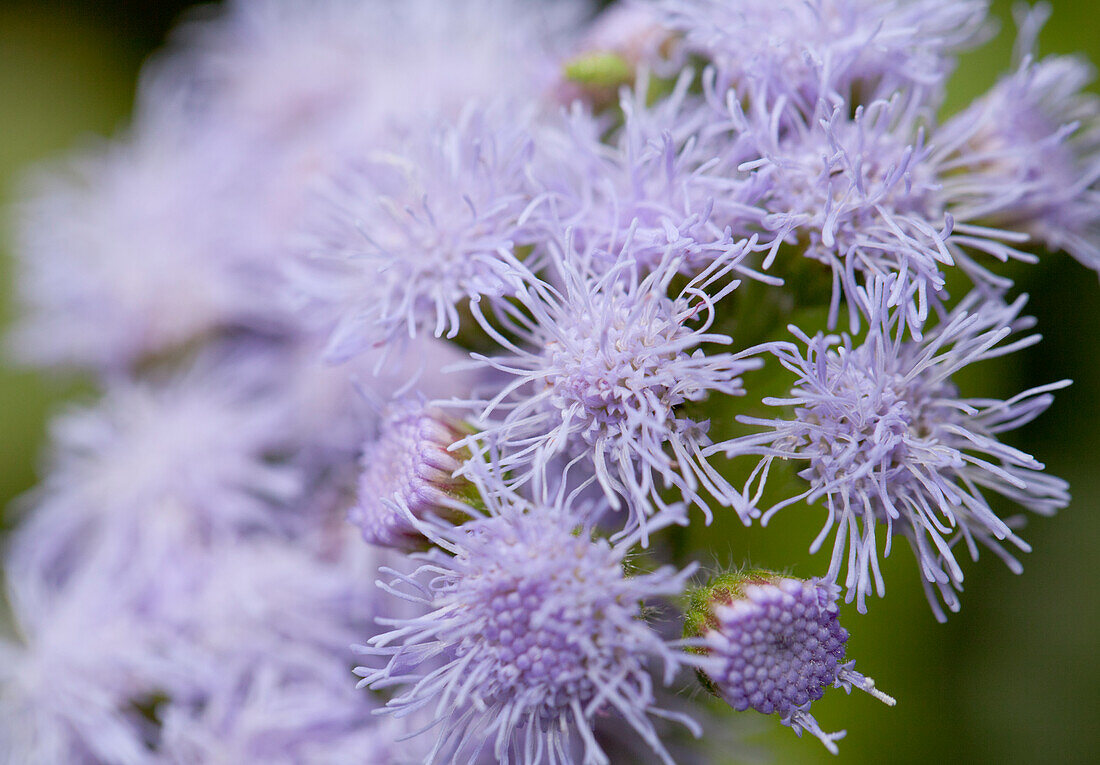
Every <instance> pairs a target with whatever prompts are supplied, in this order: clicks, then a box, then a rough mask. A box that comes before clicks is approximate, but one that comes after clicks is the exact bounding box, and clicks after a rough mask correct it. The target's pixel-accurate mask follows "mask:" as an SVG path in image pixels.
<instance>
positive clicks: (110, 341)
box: [12, 106, 276, 372]
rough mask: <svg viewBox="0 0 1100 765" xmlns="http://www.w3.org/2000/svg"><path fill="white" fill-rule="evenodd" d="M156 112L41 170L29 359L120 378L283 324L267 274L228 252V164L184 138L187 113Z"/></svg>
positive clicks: (26, 231)
mask: <svg viewBox="0 0 1100 765" xmlns="http://www.w3.org/2000/svg"><path fill="white" fill-rule="evenodd" d="M146 116H147V118H145V119H140V120H139V121H138V122H137V123H136V124H135V125H134V127H133V128H132V130H131V133H130V135H129V136H127V137H126V138H123V139H121V140H118V141H116V142H113V143H109V144H106V145H105V146H103V147H102V148H99V149H96V150H94V151H91V152H88V153H85V154H84V155H81V156H77V157H76V158H75V159H72V160H69V161H67V162H66V163H65V164H63V165H62V166H60V167H58V168H54V169H51V170H49V171H46V172H40V173H39V175H38V176H36V177H35V178H34V179H33V180H32V185H31V186H30V188H29V191H30V193H29V195H28V197H27V199H26V201H25V202H23V203H22V204H21V205H20V206H19V207H18V208H17V210H16V213H17V215H16V232H15V247H14V254H15V255H16V258H17V262H18V265H17V277H18V278H17V281H16V284H17V288H18V290H19V293H20V298H21V301H22V304H23V314H24V315H23V317H22V319H21V321H20V322H19V323H18V324H17V325H16V327H15V330H14V333H13V337H12V343H13V345H14V349H15V351H16V354H17V355H18V356H19V357H20V358H21V359H23V360H25V361H27V362H30V363H33V364H40V365H48V366H83V367H91V368H94V369H99V370H105V371H107V372H117V371H118V370H119V369H125V368H128V367H130V366H132V365H133V364H134V363H135V362H137V361H140V360H141V359H143V358H145V357H146V356H149V355H155V354H159V353H163V352H165V351H169V350H173V349H176V348H179V347H180V346H183V345H186V344H187V343H188V342H191V341H194V340H195V339H196V338H199V337H201V336H203V335H205V334H207V333H210V332H212V331H214V330H216V329H220V328H223V327H226V326H250V327H260V328H266V327H270V326H271V325H272V324H274V323H275V321H276V318H275V317H273V316H272V313H273V312H272V309H271V307H270V306H269V305H268V304H267V303H268V302H269V301H267V298H268V297H269V296H270V293H269V292H267V291H266V290H265V288H264V287H265V285H264V279H263V277H262V276H260V275H259V272H258V271H256V270H255V269H252V268H251V267H250V266H249V264H247V263H244V262H242V261H240V260H238V259H236V258H235V256H234V251H233V250H232V248H227V247H226V246H225V241H224V237H225V235H226V233H227V229H225V228H222V224H224V223H228V221H227V220H226V216H225V215H223V212H222V210H223V208H224V207H225V205H226V202H225V196H224V194H225V193H226V189H227V184H228V182H229V178H228V177H227V174H226V172H225V167H224V166H225V165H226V164H229V162H230V159H229V157H227V156H225V155H224V154H223V153H221V151H220V148H219V147H216V146H215V145H214V144H213V143H209V142H202V141H198V140H195V139H193V137H192V136H187V135H184V133H185V132H186V130H185V127H184V126H183V125H181V124H179V123H181V122H184V119H183V118H182V116H181V115H180V114H179V111H178V110H177V109H174V108H170V107H169V106H164V107H163V108H162V109H161V110H159V113H157V114H155V115H146ZM200 222H201V224H200ZM265 301H266V302H265Z"/></svg>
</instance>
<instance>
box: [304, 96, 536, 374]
mask: <svg viewBox="0 0 1100 765" xmlns="http://www.w3.org/2000/svg"><path fill="white" fill-rule="evenodd" d="M532 151H533V144H532V140H531V136H530V134H529V132H528V129H527V127H526V123H525V122H524V120H522V119H520V118H518V117H517V116H516V115H515V114H507V115H506V114H503V113H496V112H493V111H491V110H479V109H469V110H467V111H466V112H464V113H463V116H462V118H461V119H460V120H459V121H458V122H457V124H449V123H442V124H440V125H436V126H434V127H433V129H430V130H420V131H417V132H416V133H415V134H414V135H413V136H412V137H410V138H409V139H408V140H407V141H405V142H404V144H403V145H402V146H400V147H397V148H394V149H392V150H389V151H378V150H375V151H372V152H370V153H368V154H366V155H365V156H363V157H362V158H361V160H349V161H348V162H347V163H345V164H344V168H343V170H342V171H340V172H337V173H335V174H334V177H333V178H332V179H331V180H330V182H329V183H328V184H327V190H326V191H325V192H324V193H323V194H322V195H321V197H320V198H319V200H318V208H317V213H316V220H317V222H316V223H314V224H312V225H311V226H309V227H308V228H309V233H308V239H309V240H311V244H310V249H311V256H310V262H309V263H306V264H304V265H303V266H302V268H300V269H297V270H296V274H295V276H296V277H297V278H296V279H294V284H293V288H295V289H296V290H297V291H298V292H300V293H301V294H302V295H303V296H304V297H305V298H306V300H307V305H308V304H312V305H311V307H310V308H309V310H310V312H311V313H312V314H315V315H317V316H318V321H319V322H320V323H322V324H326V323H327V324H330V325H332V326H331V327H330V329H331V332H332V335H331V338H330V342H329V349H328V353H329V356H330V358H333V359H336V360H341V359H344V358H347V357H349V356H351V355H353V354H356V353H359V352H361V351H362V350H364V349H365V348H369V347H371V346H377V345H383V344H387V343H392V342H394V341H395V340H398V339H400V338H401V337H402V336H405V337H414V336H416V335H417V334H418V333H420V332H428V333H432V334H434V335H436V336H437V337H439V336H443V335H446V336H447V337H449V338H453V337H454V336H455V335H456V334H457V333H458V330H459V325H460V316H459V308H460V303H462V302H463V301H464V300H469V299H477V298H479V297H481V296H482V295H500V294H510V293H511V292H513V291H514V290H515V289H516V288H517V284H518V281H519V278H520V275H521V273H522V271H523V267H522V266H521V265H520V262H519V255H520V253H517V248H521V247H523V246H524V245H529V244H531V243H532V242H533V241H534V239H535V234H536V232H537V230H538V226H537V218H534V219H532V217H531V212H532V208H537V207H538V205H539V200H538V193H537V191H536V190H535V189H534V188H533V186H532V184H531V182H530V180H529V177H528V176H529V165H530V162H531V158H532Z"/></svg>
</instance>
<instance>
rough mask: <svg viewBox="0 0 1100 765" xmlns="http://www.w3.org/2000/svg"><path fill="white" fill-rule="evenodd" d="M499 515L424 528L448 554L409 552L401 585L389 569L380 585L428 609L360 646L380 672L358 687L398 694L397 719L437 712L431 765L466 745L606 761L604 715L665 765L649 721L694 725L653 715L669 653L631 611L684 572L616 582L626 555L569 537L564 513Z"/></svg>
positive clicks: (570, 524)
mask: <svg viewBox="0 0 1100 765" xmlns="http://www.w3.org/2000/svg"><path fill="white" fill-rule="evenodd" d="M497 510H498V511H499V512H498V513H497V514H494V515H492V516H490V517H487V518H483V519H479V520H474V521H470V522H468V523H466V524H464V525H462V526H459V527H450V528H446V527H442V528H440V529H433V528H429V527H428V526H426V525H421V531H422V533H424V534H426V535H429V536H430V537H431V538H432V540H433V541H434V542H435V543H436V544H438V545H439V546H440V547H441V548H443V550H444V551H445V553H443V552H440V551H435V554H424V555H418V556H417V557H419V558H420V559H421V560H422V561H423V565H422V566H421V567H420V568H419V569H418V570H417V571H416V572H414V573H413V574H411V575H402V574H398V573H396V572H393V571H389V572H388V573H391V574H393V575H394V579H393V580H392V581H391V582H389V583H386V584H385V585H384V587H385V589H387V590H388V591H391V592H393V593H394V594H395V595H400V597H402V598H404V599H406V600H413V601H415V602H420V603H422V604H423V606H424V607H425V608H427V609H429V610H428V611H427V612H426V613H424V614H423V615H420V616H416V617H413V618H408V619H384V620H380V621H381V622H382V623H384V624H389V625H391V626H392V627H393V629H392V630H391V631H390V632H387V633H384V634H381V635H379V636H377V637H375V638H374V639H372V640H371V641H370V644H369V646H367V647H363V648H362V649H361V650H362V652H363V653H365V654H368V655H375V656H378V655H381V656H388V657H389V660H388V664H387V665H386V666H385V667H384V668H382V669H373V668H370V667H360V668H358V669H356V672H357V673H358V674H360V675H361V676H362V677H363V680H362V683H361V685H366V686H369V687H371V688H372V689H383V688H388V687H393V686H397V687H398V691H397V694H396V695H395V696H394V697H393V698H392V699H391V700H390V701H389V702H388V704H387V709H389V710H391V711H393V712H395V713H396V714H398V715H404V714H408V713H412V712H414V711H416V710H420V709H424V708H427V707H431V708H432V709H434V718H435V720H436V723H437V724H438V725H439V726H440V733H439V739H438V741H437V743H436V745H435V747H434V749H433V751H432V754H431V756H430V758H429V761H432V762H441V761H442V762H450V761H452V760H451V757H453V755H454V752H456V751H458V750H462V749H464V748H466V747H474V748H478V749H480V748H482V747H488V748H491V751H492V754H493V756H494V757H495V759H496V761H499V762H504V763H536V762H546V763H567V762H575V761H578V760H574V759H573V756H572V745H573V744H574V743H576V742H581V743H582V744H583V757H582V759H581V760H579V761H581V762H584V763H585V765H594V764H595V763H607V762H608V759H607V757H606V755H605V754H604V752H603V751H602V750H601V748H600V747H599V745H598V744H597V742H596V739H595V737H594V735H593V725H594V724H595V722H596V720H597V719H598V718H603V717H606V716H609V715H610V716H613V717H616V718H618V719H620V720H622V721H623V722H625V723H626V724H627V725H629V726H630V728H632V729H633V730H634V731H635V733H636V735H637V736H638V737H640V738H641V739H643V740H644V741H646V743H648V744H649V746H650V747H651V748H652V749H653V751H654V752H655V753H656V754H657V756H658V757H660V759H661V761H662V762H666V763H668V762H671V760H670V758H669V756H668V755H667V753H666V751H665V748H664V746H663V745H662V743H661V741H660V739H659V738H658V737H657V736H656V734H655V731H654V727H653V723H652V722H651V721H650V719H649V715H654V716H657V717H674V718H675V719H680V720H681V721H682V722H683V723H684V724H685V725H688V726H689V727H691V726H692V724H691V721H690V720H689V719H687V718H683V717H682V716H679V715H674V714H673V713H670V712H667V711H663V710H661V709H658V708H656V706H655V698H654V688H653V679H652V678H651V676H650V668H651V667H652V665H654V664H655V663H656V662H657V661H658V660H660V661H662V662H663V663H664V665H665V675H666V677H665V680H666V683H667V682H668V681H669V680H670V679H671V674H672V672H673V671H674V670H675V668H676V667H677V665H678V657H677V652H676V651H675V650H673V648H672V647H671V646H670V645H669V644H667V643H665V641H664V640H663V639H662V638H661V637H660V636H659V635H658V633H657V632H655V631H654V630H653V629H652V628H651V627H649V626H648V625H647V624H646V623H645V622H644V621H643V620H642V618H641V617H642V608H641V602H642V601H643V600H644V599H646V598H650V597H654V596H661V595H673V594H676V593H679V592H680V591H681V590H682V588H683V586H684V577H685V574H676V573H674V572H673V571H671V570H669V569H667V568H663V569H659V570H657V571H655V572H653V573H649V574H638V575H635V576H626V575H625V574H624V571H623V557H624V555H625V553H626V551H627V547H628V545H619V546H611V545H609V544H608V543H607V542H606V541H602V540H597V539H592V538H591V537H590V536H589V534H588V533H587V532H585V531H583V530H582V531H581V532H580V533H575V531H574V523H575V521H574V520H573V518H572V512H571V510H570V509H569V508H562V507H530V508H525V507H523V506H522V504H521V503H517V504H513V505H510V506H506V507H503V508H497ZM408 518H409V520H410V522H412V523H416V521H415V519H414V518H413V516H412V515H409V516H408ZM631 541H633V540H631ZM423 579H427V580H428V581H427V582H422V581H421V580H423Z"/></svg>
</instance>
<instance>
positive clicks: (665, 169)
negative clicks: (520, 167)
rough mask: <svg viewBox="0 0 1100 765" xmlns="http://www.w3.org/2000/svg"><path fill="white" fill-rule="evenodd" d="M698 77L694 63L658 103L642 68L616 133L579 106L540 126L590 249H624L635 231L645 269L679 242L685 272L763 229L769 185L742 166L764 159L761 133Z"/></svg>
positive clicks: (553, 173)
mask: <svg viewBox="0 0 1100 765" xmlns="http://www.w3.org/2000/svg"><path fill="white" fill-rule="evenodd" d="M706 81H707V82H708V83H709V82H710V79H709V78H708V79H707V80H706ZM694 85H695V75H694V73H693V72H692V71H690V70H688V71H684V72H683V73H681V75H680V76H679V77H678V78H677V79H676V82H675V85H674V86H673V88H672V91H671V92H670V93H668V94H667V95H666V96H664V97H663V98H661V99H659V100H657V101H656V102H652V99H651V98H650V97H649V96H648V95H647V94H648V93H649V91H650V88H651V83H650V81H649V80H648V79H647V78H645V77H642V78H641V79H640V80H639V81H638V83H637V84H636V85H635V87H634V88H632V89H624V90H623V91H622V93H621V95H620V101H619V106H620V109H621V112H622V124H621V126H619V127H617V128H616V129H615V130H614V131H613V132H610V133H609V130H608V125H607V124H606V122H607V121H606V119H605V118H603V117H601V116H598V115H594V114H592V113H591V112H589V111H586V110H583V109H580V108H574V109H573V111H572V113H571V114H570V116H569V119H568V121H567V122H566V123H565V124H564V126H562V127H561V129H558V130H550V129H547V130H545V131H544V132H543V133H542V134H540V136H539V139H540V148H541V149H542V153H543V154H545V155H547V159H544V160H543V162H542V163H540V170H541V171H542V172H541V177H542V178H543V181H544V183H545V184H546V185H547V187H548V188H550V189H552V190H553V194H554V199H555V203H556V204H557V206H558V212H559V214H560V215H561V217H562V218H563V219H565V220H566V221H567V222H568V225H569V226H571V227H572V228H573V230H574V236H575V237H576V238H577V240H578V242H582V243H583V244H584V248H595V249H599V250H602V251H605V252H607V253H615V252H618V251H619V250H620V249H621V248H622V247H623V245H624V243H625V241H626V237H627V236H629V237H631V252H632V254H633V257H634V258H635V259H636V261H637V262H638V263H639V265H640V266H642V267H643V268H651V267H653V266H655V265H657V264H658V263H660V261H661V260H662V258H663V257H664V254H665V252H666V251H667V249H668V248H669V247H670V246H674V247H677V248H678V249H681V250H682V251H684V253H685V258H684V263H683V266H684V269H685V271H687V272H697V271H699V270H702V269H703V268H705V267H706V266H707V265H708V264H709V263H710V261H712V260H714V259H717V258H721V257H722V253H723V252H726V251H730V250H732V251H737V250H738V249H739V248H741V247H742V246H743V245H742V243H741V241H740V238H741V232H744V231H746V230H748V229H750V228H751V229H752V230H757V231H758V230H760V224H761V220H762V218H763V216H764V211H763V210H762V209H761V208H759V207H757V206H756V205H755V203H756V200H757V199H758V198H759V197H760V195H761V194H762V193H763V192H764V191H766V187H765V186H764V185H763V184H761V183H760V182H759V180H760V179H758V177H757V175H754V174H752V173H747V172H741V171H739V170H738V167H739V165H740V164H741V163H743V162H745V161H748V160H751V159H754V158H755V155H754V154H753V149H754V145H753V142H752V141H751V136H750V135H748V134H747V133H745V132H743V131H740V130H739V129H738V128H739V127H740V126H739V125H738V123H737V122H736V121H734V120H732V119H730V117H729V115H728V114H723V113H721V111H719V110H716V109H715V108H714V106H713V105H712V103H711V102H710V100H708V99H705V98H703V97H701V96H699V95H697V94H694V93H693V92H692V88H693V87H694ZM710 95H711V96H712V97H713V95H714V94H710ZM545 165H549V167H548V168H544V167H543V166H545ZM739 270H744V272H745V273H751V272H749V271H747V270H745V266H744V265H742V266H739ZM753 276H755V277H756V278H765V277H762V276H761V275H759V274H753Z"/></svg>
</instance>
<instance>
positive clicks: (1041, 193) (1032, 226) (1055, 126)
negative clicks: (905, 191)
mask: <svg viewBox="0 0 1100 765" xmlns="http://www.w3.org/2000/svg"><path fill="white" fill-rule="evenodd" d="M1092 78H1093V70H1092V67H1091V66H1090V65H1088V64H1086V63H1085V62H1083V61H1081V60H1079V59H1076V58H1073V57H1070V56H1054V57H1050V58H1046V59H1042V60H1040V61H1034V60H1032V59H1031V58H1030V56H1029V57H1026V58H1025V59H1024V61H1023V62H1022V63H1021V64H1020V66H1019V67H1018V69H1017V70H1016V71H1015V72H1013V73H1012V74H1011V75H1009V76H1007V77H1005V78H1003V79H1002V80H1001V81H999V82H998V83H997V84H996V85H994V86H993V88H992V89H991V90H990V91H989V92H988V93H986V94H985V95H984V96H982V97H981V98H980V99H978V100H977V101H976V102H975V103H974V104H973V105H971V106H970V107H969V108H968V109H966V110H965V111H963V112H962V113H960V114H958V115H956V116H955V117H953V118H952V119H951V120H949V121H948V122H947V123H945V124H944V126H943V128H942V129H941V130H940V131H939V133H938V135H937V142H938V143H939V148H938V149H937V152H936V157H935V161H936V162H937V163H938V164H939V166H940V174H941V175H942V176H943V178H944V181H943V183H944V196H945V198H946V199H947V200H948V201H949V210H950V212H951V214H952V215H953V216H954V217H955V219H956V220H958V221H964V222H967V223H973V224H974V225H977V226H982V225H984V226H991V227H996V228H1002V229H1007V230H1010V231H1015V232H1022V233H1023V234H1026V235H1030V236H1031V237H1033V238H1035V239H1036V240H1038V241H1039V242H1041V243H1042V244H1043V245H1045V246H1046V247H1048V248H1050V249H1052V250H1060V249H1065V250H1066V251H1068V252H1069V253H1070V254H1071V255H1073V257H1075V258H1077V260H1079V261H1080V262H1081V263H1083V264H1084V265H1086V266H1088V267H1089V268H1092V269H1093V270H1100V215H1098V213H1097V209H1098V203H1100V190H1098V187H1100V99H1098V98H1097V97H1096V96H1095V95H1093V94H1090V93H1087V92H1086V91H1085V88H1086V86H1087V85H1088V83H1089V81H1090V80H1092Z"/></svg>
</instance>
